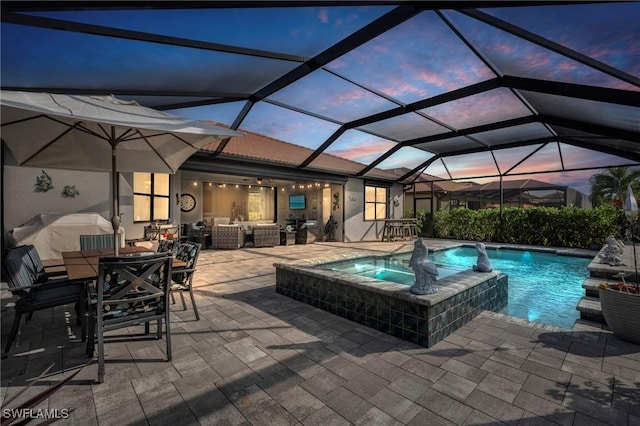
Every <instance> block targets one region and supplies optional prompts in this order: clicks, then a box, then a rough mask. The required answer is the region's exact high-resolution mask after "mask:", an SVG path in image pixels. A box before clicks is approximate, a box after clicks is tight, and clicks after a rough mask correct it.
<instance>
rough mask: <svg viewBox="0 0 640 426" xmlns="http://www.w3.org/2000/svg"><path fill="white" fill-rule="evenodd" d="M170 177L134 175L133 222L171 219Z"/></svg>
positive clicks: (157, 174) (149, 174) (145, 174)
mask: <svg viewBox="0 0 640 426" xmlns="http://www.w3.org/2000/svg"><path fill="white" fill-rule="evenodd" d="M169 206H170V198H169V175H168V174H167V173H137V172H136V173H133V221H134V222H152V221H155V220H168V219H169Z"/></svg>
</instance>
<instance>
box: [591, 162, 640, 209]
mask: <svg viewBox="0 0 640 426" xmlns="http://www.w3.org/2000/svg"><path fill="white" fill-rule="evenodd" d="M589 182H590V183H591V196H590V198H591V203H592V204H593V206H594V207H596V206H599V205H602V204H606V203H613V204H614V205H616V206H618V207H622V203H623V200H624V196H625V193H626V191H627V185H629V184H631V188H632V189H633V192H634V193H637V192H638V190H640V169H630V168H629V167H626V166H622V167H609V168H607V169H606V170H604V171H603V172H601V173H598V174H595V175H593V176H591V178H589Z"/></svg>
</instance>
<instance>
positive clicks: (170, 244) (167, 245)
mask: <svg viewBox="0 0 640 426" xmlns="http://www.w3.org/2000/svg"><path fill="white" fill-rule="evenodd" d="M177 250H178V240H174V239H171V238H165V239H164V240H160V242H159V243H158V250H157V252H158V253H166V252H169V253H171V255H172V256H173V255H175V254H176V251H177Z"/></svg>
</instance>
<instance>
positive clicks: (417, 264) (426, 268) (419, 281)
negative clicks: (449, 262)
mask: <svg viewBox="0 0 640 426" xmlns="http://www.w3.org/2000/svg"><path fill="white" fill-rule="evenodd" d="M428 254H429V249H428V248H427V245H426V244H425V243H424V240H423V239H422V237H419V238H418V239H417V240H416V242H415V243H414V248H413V253H412V254H411V259H410V260H409V266H411V269H413V272H414V273H415V275H416V283H415V284H414V285H413V286H412V287H411V293H413V294H434V293H437V292H438V289H437V288H436V287H434V286H433V282H434V281H435V280H436V277H437V276H438V268H437V266H436V264H435V263H433V262H432V261H431V260H429V259H427V255H428Z"/></svg>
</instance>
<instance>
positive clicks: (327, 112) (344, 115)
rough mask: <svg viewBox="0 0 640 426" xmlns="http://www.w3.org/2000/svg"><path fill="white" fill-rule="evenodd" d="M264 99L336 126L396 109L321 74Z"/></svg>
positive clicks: (361, 90)
mask: <svg viewBox="0 0 640 426" xmlns="http://www.w3.org/2000/svg"><path fill="white" fill-rule="evenodd" d="M268 99H269V100H273V101H276V102H279V103H282V104H286V105H289V106H292V107H295V108H298V109H301V110H304V111H308V112H311V113H314V114H317V115H319V116H321V117H328V118H331V119H333V120H335V121H338V122H340V123H345V122H348V121H352V120H355V119H358V118H362V117H366V116H368V115H372V114H375V113H378V112H382V111H386V110H388V109H392V108H394V107H397V105H396V104H394V103H393V102H389V101H388V100H386V99H385V98H383V97H381V96H378V95H375V94H373V93H372V92H370V91H367V90H365V89H362V88H360V87H358V86H356V85H355V84H353V83H350V82H348V81H346V80H344V79H341V78H339V77H336V76H335V75H333V74H331V73H328V72H326V71H324V70H318V71H315V72H313V73H311V74H309V75H306V76H305V77H302V78H301V79H299V80H298V81H294V82H293V83H291V84H289V85H288V86H286V87H285V88H283V89H281V90H279V91H278V92H276V93H274V94H273V95H271V96H269V98H268Z"/></svg>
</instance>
